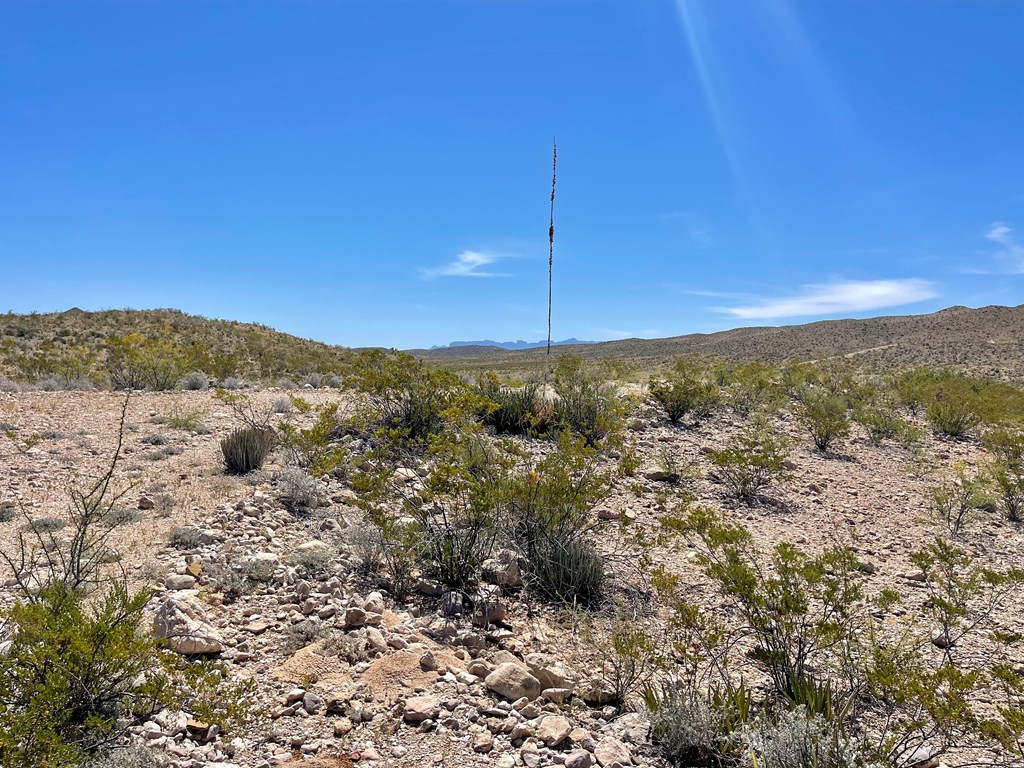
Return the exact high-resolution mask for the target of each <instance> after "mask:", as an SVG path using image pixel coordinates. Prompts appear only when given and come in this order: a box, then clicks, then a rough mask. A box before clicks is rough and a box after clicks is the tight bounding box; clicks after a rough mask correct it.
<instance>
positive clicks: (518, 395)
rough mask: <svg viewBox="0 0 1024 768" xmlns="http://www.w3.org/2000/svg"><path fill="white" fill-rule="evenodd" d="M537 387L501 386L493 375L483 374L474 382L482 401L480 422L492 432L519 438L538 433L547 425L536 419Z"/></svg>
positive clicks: (531, 385) (532, 383) (534, 383)
mask: <svg viewBox="0 0 1024 768" xmlns="http://www.w3.org/2000/svg"><path fill="white" fill-rule="evenodd" d="M539 390H540V385H539V384H538V383H536V382H528V383H527V384H525V385H524V386H522V387H510V386H507V385H505V384H502V383H501V382H500V381H499V379H498V377H497V375H495V374H493V373H488V374H484V375H483V376H482V377H481V378H480V381H479V382H478V383H477V387H476V391H477V393H478V394H479V395H480V396H481V397H483V398H484V399H485V401H486V402H485V406H484V408H483V411H482V413H481V421H482V422H483V423H484V424H485V425H487V426H489V427H494V429H495V431H496V432H499V433H507V434H510V435H522V434H526V433H528V432H542V431H544V428H545V427H546V426H548V425H544V424H541V423H540V419H539V418H538V414H539V409H538V394H539Z"/></svg>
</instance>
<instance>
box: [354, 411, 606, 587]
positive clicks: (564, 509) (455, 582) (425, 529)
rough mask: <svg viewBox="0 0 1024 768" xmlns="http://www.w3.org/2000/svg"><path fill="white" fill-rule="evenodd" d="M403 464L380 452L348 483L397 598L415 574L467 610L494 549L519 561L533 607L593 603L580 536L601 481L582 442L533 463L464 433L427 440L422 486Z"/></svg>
mask: <svg viewBox="0 0 1024 768" xmlns="http://www.w3.org/2000/svg"><path fill="white" fill-rule="evenodd" d="M408 456H409V455H408V454H406V457H407V458H405V459H403V458H401V457H400V456H399V455H396V454H395V453H394V448H393V446H392V447H382V448H379V449H377V450H375V451H372V452H371V453H369V454H368V455H367V456H366V457H364V460H363V461H362V462H361V466H362V467H363V469H362V470H361V471H360V472H358V473H357V474H356V475H354V476H353V483H354V486H355V488H356V490H357V492H358V493H359V498H360V501H359V503H360V505H361V506H362V507H363V509H364V510H365V511H366V513H367V519H368V522H369V523H370V524H371V526H372V527H373V529H375V530H376V532H377V533H376V535H375V536H373V538H372V541H373V543H374V546H373V548H372V554H373V556H374V557H379V559H380V560H381V561H382V562H383V563H384V564H385V568H386V571H387V572H388V575H389V578H390V585H391V588H392V590H393V591H394V592H396V594H400V593H401V592H403V591H405V590H407V589H408V588H410V586H411V579H412V574H413V573H414V571H415V570H417V569H419V570H421V571H422V572H423V573H424V574H425V575H427V576H428V577H430V578H432V579H436V580H437V581H438V582H439V583H441V584H442V585H444V586H445V587H446V588H448V589H449V590H453V591H457V592H461V593H462V594H464V595H465V596H466V599H467V600H470V601H471V600H472V594H473V593H474V590H475V588H476V586H477V585H478V584H479V582H480V579H481V569H482V565H483V563H484V561H485V560H487V559H488V558H489V557H490V556H491V554H492V553H493V552H494V551H495V549H496V548H497V547H498V545H501V546H504V547H507V548H508V549H510V550H511V551H513V552H514V553H515V554H516V555H518V556H520V557H521V562H522V563H523V564H524V565H525V569H526V572H525V574H524V581H525V586H526V588H527V589H528V590H530V592H531V593H532V594H535V595H537V596H538V597H539V598H541V599H543V600H546V601H550V602H554V603H560V604H569V605H580V606H586V607H590V606H594V605H597V604H598V603H600V602H601V600H602V597H603V594H604V587H605V583H606V573H605V565H604V560H603V558H602V556H601V555H599V554H598V552H597V550H596V549H595V548H594V545H593V543H592V542H591V540H590V535H589V534H590V532H591V530H592V529H593V527H594V525H595V524H596V519H595V515H594V514H593V508H594V506H595V505H596V503H597V502H598V501H600V500H601V499H603V498H604V496H605V495H606V493H607V488H608V479H607V478H606V477H605V476H604V475H603V474H601V473H600V472H599V471H598V469H597V462H596V452H595V450H594V449H593V448H591V447H589V446H588V445H587V444H586V441H585V439H584V438H582V437H576V436H573V435H572V434H571V433H569V432H563V433H562V435H561V436H560V437H559V439H558V442H557V443H556V446H555V448H554V450H553V451H550V452H549V453H547V455H545V456H543V457H541V458H532V457H531V456H530V455H529V454H528V453H526V452H524V451H523V450H522V449H521V448H519V447H517V446H515V445H514V444H512V443H510V442H498V443H493V442H491V441H489V440H487V439H486V436H485V435H483V434H482V433H481V431H480V427H479V425H475V424H473V423H464V424H462V425H461V426H460V427H458V428H457V429H454V430H451V431H447V432H444V433H442V434H440V435H437V436H435V437H434V438H433V439H432V440H431V442H430V446H429V448H428V449H427V451H426V453H425V454H424V456H423V459H424V464H425V466H428V467H429V471H428V472H426V473H425V476H424V477H420V474H419V473H418V472H416V471H415V470H414V469H412V468H411V467H410V466H408V465H409V464H410V463H411V462H410V461H408ZM378 543H379V549H378V548H377V544H378Z"/></svg>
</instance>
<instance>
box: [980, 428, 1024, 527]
mask: <svg viewBox="0 0 1024 768" xmlns="http://www.w3.org/2000/svg"><path fill="white" fill-rule="evenodd" d="M985 446H986V447H987V448H988V450H989V451H990V452H991V454H992V456H993V461H992V464H991V467H990V469H989V476H990V477H991V480H992V485H993V486H994V487H995V489H996V493H997V494H998V498H999V503H1000V506H1001V507H1002V510H1003V513H1004V514H1005V515H1006V517H1007V519H1008V520H1010V521H1011V522H1014V523H1019V522H1021V521H1022V520H1024V432H1017V431H1011V430H996V431H994V432H992V433H990V434H989V435H988V436H987V437H986V439H985Z"/></svg>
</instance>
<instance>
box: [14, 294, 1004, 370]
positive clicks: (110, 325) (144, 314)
mask: <svg viewBox="0 0 1024 768" xmlns="http://www.w3.org/2000/svg"><path fill="white" fill-rule="evenodd" d="M132 332H136V333H140V334H142V335H144V336H146V337H148V338H151V339H162V340H166V341H168V342H169V343H171V344H173V345H174V346H175V348H176V349H178V350H180V351H181V353H182V354H183V355H184V356H185V357H186V358H187V365H188V367H189V368H190V369H201V370H205V371H206V372H207V373H209V374H211V375H213V376H215V377H218V378H223V377H225V376H243V377H249V378H252V379H258V380H263V381H268V380H272V379H274V378H275V377H282V376H303V375H305V374H307V373H313V372H319V373H324V374H328V373H341V372H343V371H344V370H345V369H346V368H347V366H348V363H349V362H350V360H351V355H352V350H350V349H347V348H345V347H340V346H334V345H329V344H324V343H322V342H318V341H314V340H311V339H303V338H299V337H296V336H292V335H289V334H286V333H281V332H279V331H275V330H274V329H272V328H269V327H268V326H265V325H260V324H255V323H242V322H236V321H231V320H217V319H209V318H205V317H201V316H198V315H189V314H186V313H184V312H180V311H178V310H174V309H148V310H132V309H125V310H104V311H101V312H84V311H82V310H80V309H71V310H68V311H66V312H58V313H49V314H38V313H33V314H27V315H25V314H21V315H19V314H13V313H8V314H6V315H0V375H4V376H8V377H13V378H18V379H21V380H37V379H41V378H44V377H45V376H47V375H52V374H53V373H54V372H55V368H56V369H57V370H61V366H65V367H66V366H68V365H69V364H72V363H74V365H72V367H74V368H76V369H77V368H80V367H81V366H79V365H78V364H77V362H76V361H81V362H84V363H85V368H87V369H88V370H89V372H93V373H94V372H95V371H96V370H98V369H101V368H102V364H103V360H104V358H105V355H106V353H107V348H108V343H109V340H110V339H111V338H112V337H123V336H124V335H126V334H129V333H132ZM410 351H411V352H412V353H413V354H415V355H417V356H419V357H422V358H424V359H426V360H428V361H431V362H433V363H435V364H437V365H443V366H446V367H451V368H454V369H458V370H464V371H480V370H489V369H493V370H498V371H505V372H509V373H526V372H535V371H537V370H539V369H540V368H541V367H542V366H543V361H544V349H543V348H535V349H519V350H506V349H502V348H500V347H494V346H475V345H466V346H451V347H445V348H438V349H431V350H427V349H418V350H410ZM564 352H572V353H573V354H576V355H579V356H580V357H582V358H584V359H586V360H595V361H596V360H602V359H613V358H614V359H618V360H621V361H623V362H625V363H627V364H631V365H635V366H637V367H640V368H656V367H659V366H663V365H666V364H667V363H668V362H669V361H671V360H672V359H673V358H675V357H677V356H684V355H696V356H700V357H705V358H712V359H722V360H726V361H729V362H737V363H742V362H749V361H760V362H765V363H773V364H778V363H782V362H785V361H789V360H822V359H829V358H840V357H845V358H848V359H850V360H854V361H856V362H857V363H858V364H861V365H864V366H865V367H868V368H876V369H885V368H892V367H899V366H906V365H927V366H953V367H956V368H959V369H962V370H965V371H969V372H971V373H974V374H977V375H982V376H992V377H998V378H1004V379H1011V380H1018V381H1019V380H1024V305H1020V306H1016V307H1002V306H990V307H982V308H980V309H971V308H968V307H950V308H949V309H944V310H941V311H939V312H935V313H933V314H928V315H905V316H888V317H874V318H869V319H864V320H825V321H821V322H816V323H807V324H805V325H790V326H779V327H750V328H736V329H733V330H728V331H720V332H718V333H710V334H689V335H685V336H674V337H671V338H664V339H623V340H621V341H607V342H600V343H586V344H567V345H561V346H559V347H558V354H562V353H564Z"/></svg>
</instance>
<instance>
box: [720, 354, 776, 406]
mask: <svg viewBox="0 0 1024 768" xmlns="http://www.w3.org/2000/svg"><path fill="white" fill-rule="evenodd" d="M721 383H722V384H723V385H725V384H727V385H728V393H729V405H730V406H731V407H732V409H733V410H734V411H736V413H738V414H740V415H741V416H749V415H751V414H752V413H763V414H772V413H774V412H776V411H777V410H779V409H780V408H781V407H782V406H783V405H784V403H785V400H786V396H785V392H784V390H783V388H782V385H781V384H780V382H779V372H778V371H777V370H776V369H775V368H772V367H771V366H767V365H764V364H762V363H748V364H747V365H742V366H739V367H738V368H736V369H735V370H733V371H731V372H730V373H729V375H727V376H726V377H725V378H724V379H723V380H722V381H721Z"/></svg>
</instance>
